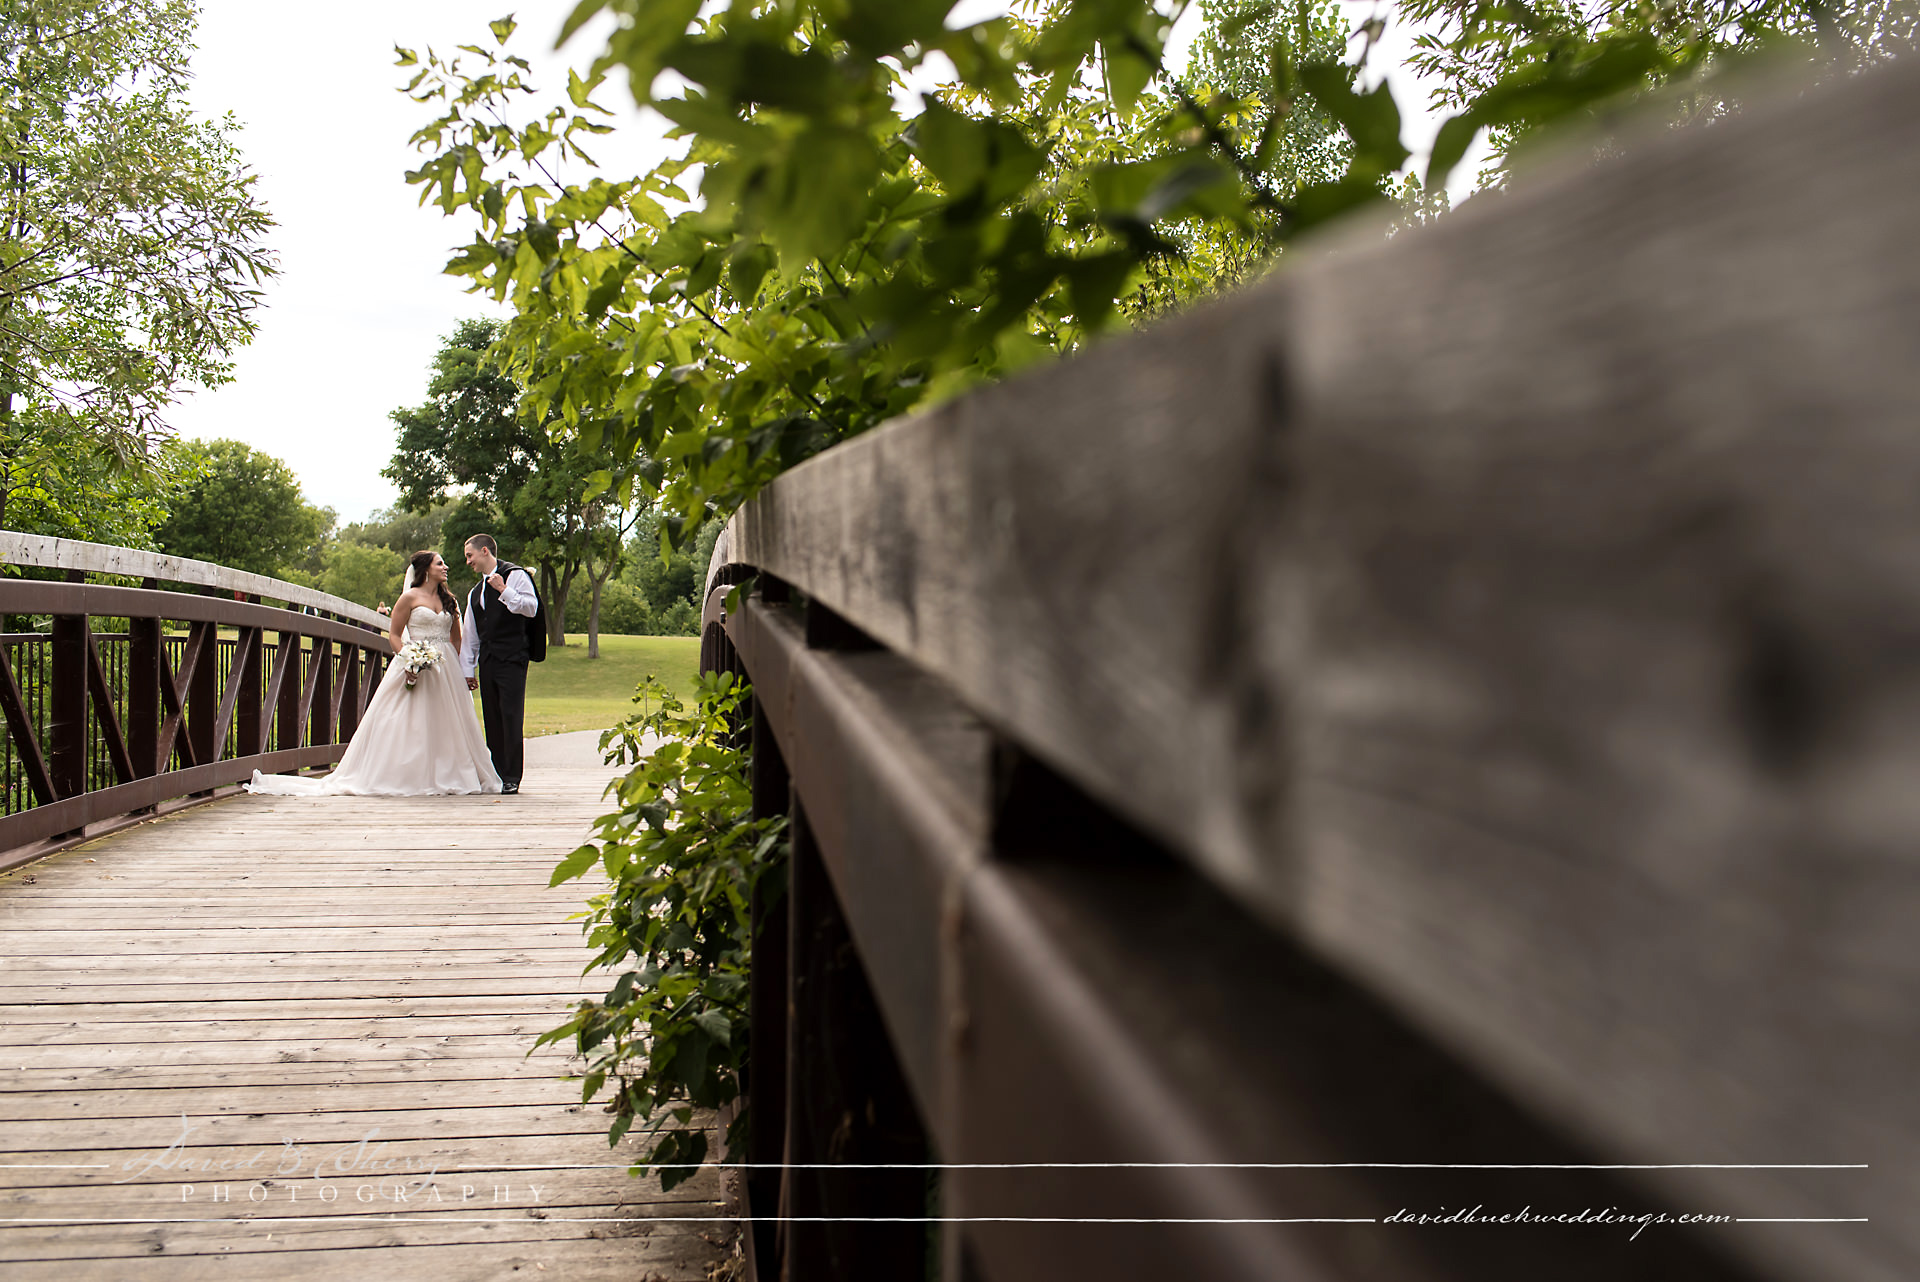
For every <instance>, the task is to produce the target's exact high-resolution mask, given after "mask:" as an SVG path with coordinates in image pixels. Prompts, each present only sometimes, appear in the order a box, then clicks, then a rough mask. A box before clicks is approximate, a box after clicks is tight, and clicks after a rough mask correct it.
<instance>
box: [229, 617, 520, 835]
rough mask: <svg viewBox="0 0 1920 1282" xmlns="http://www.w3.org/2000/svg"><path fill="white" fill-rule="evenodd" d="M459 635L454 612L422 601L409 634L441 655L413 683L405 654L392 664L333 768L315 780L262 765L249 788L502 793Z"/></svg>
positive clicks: (299, 792)
mask: <svg viewBox="0 0 1920 1282" xmlns="http://www.w3.org/2000/svg"><path fill="white" fill-rule="evenodd" d="M452 634H453V615H451V614H448V613H444V612H442V611H439V610H429V609H426V608H424V607H420V606H416V607H415V608H414V611H413V613H412V615H410V616H409V617H408V619H407V639H408V640H410V641H424V642H426V643H427V644H429V645H431V646H433V647H434V649H436V650H438V651H439V652H440V662H439V663H437V664H435V665H434V666H432V667H430V668H423V669H422V670H421V671H420V673H419V675H418V676H417V677H415V678H414V684H413V688H412V689H408V688H407V670H406V668H405V666H403V665H402V664H401V663H400V662H399V661H398V659H397V658H396V659H395V661H394V662H393V663H390V664H388V665H387V674H386V677H385V678H384V679H383V680H382V681H381V682H380V688H379V689H378V690H376V691H375V692H374V695H373V698H372V699H371V700H370V701H369V702H368V703H367V711H366V715H365V716H363V717H361V718H360V727H359V729H357V730H356V731H354V735H353V742H352V743H350V744H348V745H347V754H346V756H344V757H342V758H341V759H340V764H339V765H338V766H336V767H335V768H334V771H333V773H332V774H330V775H328V776H327V777H326V778H324V779H308V778H303V777H301V776H299V775H263V774H261V773H260V772H259V771H258V770H256V771H254V772H253V782H252V783H250V784H248V785H247V791H249V792H260V793H268V794H271V795H274V796H282V797H340V796H351V797H424V796H432V795H437V794H442V793H473V792H499V791H500V776H499V775H498V774H497V773H495V771H494V768H493V757H492V754H490V753H489V752H488V751H487V740H486V736H485V735H484V734H483V733H482V732H481V730H480V719H479V718H478V717H476V716H474V714H473V696H472V695H470V694H469V693H467V683H466V681H465V680H464V679H463V678H462V677H461V676H460V656H459V654H458V653H456V652H455V650H454V648H453V644H452V641H451V639H450V638H451V637H452Z"/></svg>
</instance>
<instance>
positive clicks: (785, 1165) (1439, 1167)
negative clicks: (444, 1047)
mask: <svg viewBox="0 0 1920 1282" xmlns="http://www.w3.org/2000/svg"><path fill="white" fill-rule="evenodd" d="M633 1166H645V1167H646V1169H648V1170H650V1171H697V1170H701V1169H703V1168H705V1167H708V1166H711V1167H713V1168H714V1169H715V1170H718V1171H1032V1170H1063V1171H1089V1170H1092V1171H1104V1170H1161V1169H1165V1170H1203V1171H1351V1170H1383V1171H1385V1170H1392V1171H1864V1170H1868V1169H1869V1167H1868V1165H1867V1163H1865V1162H1654V1163H1646V1162H1643V1163H1632V1162H1614V1163H1598V1162H1594V1163H1572V1162H1568V1163H1552V1162H660V1163H643V1162H600V1163H594V1164H591V1165H584V1166H443V1167H441V1168H439V1171H438V1173H439V1174H442V1175H459V1174H479V1173H483V1172H486V1171H624V1170H627V1169H628V1168H630V1167H633Z"/></svg>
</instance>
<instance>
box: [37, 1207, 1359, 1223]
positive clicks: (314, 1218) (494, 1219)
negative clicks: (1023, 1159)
mask: <svg viewBox="0 0 1920 1282" xmlns="http://www.w3.org/2000/svg"><path fill="white" fill-rule="evenodd" d="M529 1209H533V1208H529ZM528 1219H529V1217H528V1215H527V1214H526V1212H525V1211H522V1212H521V1213H520V1214H519V1215H454V1214H444V1215H442V1214H436V1213H433V1212H423V1213H420V1214H415V1215H371V1214H369V1215H340V1214H332V1215H241V1216H178V1217H174V1218H170V1219H125V1220H121V1219H104V1220H81V1219H74V1218H72V1217H67V1218H55V1217H52V1216H19V1217H9V1218H6V1219H0V1224H311V1223H317V1222H319V1221H322V1220H351V1221H353V1222H354V1223H356V1224H525V1223H526V1222H527V1220H528ZM538 1219H539V1221H540V1222H541V1223H543V1224H737V1223H739V1222H740V1217H739V1216H737V1215H633V1216H568V1215H543V1216H540V1217H538ZM758 1222H759V1223H762V1224H1378V1223H1379V1222H1380V1221H1379V1220H1378V1219H1377V1218H1375V1217H1371V1216H1369V1217H1363V1218H1355V1219H1330V1218H1303V1219H1271V1220H1262V1219H1192V1220H1164V1219H1147V1218H1138V1219H1129V1218H1120V1217H1101V1216H1070V1215H966V1216H958V1215H955V1216H941V1215H783V1216H768V1217H766V1218H764V1219H762V1220H760V1221H758Z"/></svg>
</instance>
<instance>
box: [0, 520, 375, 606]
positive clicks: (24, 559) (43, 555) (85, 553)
mask: <svg viewBox="0 0 1920 1282" xmlns="http://www.w3.org/2000/svg"><path fill="white" fill-rule="evenodd" d="M0 565H26V566H39V567H43V568H47V569H59V570H66V571H68V572H70V573H75V572H77V573H81V574H88V573H91V574H115V575H121V576H124V577H127V578H135V579H149V580H153V581H159V580H165V581H167V582H169V583H188V584H192V585H194V586H196V587H204V588H215V589H218V590H219V591H221V592H236V593H239V594H241V595H242V596H245V597H246V598H247V599H249V600H251V601H256V602H257V601H258V600H259V599H260V598H261V597H263V596H264V597H267V598H269V599H271V600H275V601H285V602H286V603H287V604H288V605H294V606H305V607H308V608H310V609H316V610H326V611H329V612H331V613H334V614H338V615H340V616H342V617H343V618H348V619H352V620H354V621H356V622H358V623H362V624H365V625H367V626H368V627H372V628H378V629H380V630H381V631H385V630H386V626H387V617H386V616H385V615H381V614H376V613H375V612H374V611H372V610H369V609H367V608H366V607H365V606H362V605H356V604H354V603H353V602H352V601H348V600H346V599H344V598H342V597H337V596H331V595H329V594H328V593H325V592H316V591H314V590H313V589H312V588H307V587H301V586H300V585H299V584H297V583H288V582H286V581H284V580H282V579H272V578H268V577H267V576H266V575H264V574H249V573H247V572H246V571H244V570H235V569H232V568H230V567H228V566H224V565H216V564H214V563H213V562H211V561H196V560H193V559H192V558H190V557H184V556H171V555H169V554H167V553H165V552H148V551H142V550H140V549H137V548H123V547H114V546H112V545H110V544H106V543H86V542H83V541H81V540H79V539H56V538H51V537H49V536H47V535H43V534H21V533H19V532H17V531H14V530H0ZM102 613H106V612H105V611H102Z"/></svg>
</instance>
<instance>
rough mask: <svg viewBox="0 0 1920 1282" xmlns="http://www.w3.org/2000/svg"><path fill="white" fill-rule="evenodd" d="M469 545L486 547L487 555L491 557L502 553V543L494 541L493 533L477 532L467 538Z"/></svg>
mask: <svg viewBox="0 0 1920 1282" xmlns="http://www.w3.org/2000/svg"><path fill="white" fill-rule="evenodd" d="M467 546H468V547H475V548H485V549H486V550H487V555H488V556H491V557H498V556H499V555H500V545H499V544H498V543H495V542H494V541H493V536H492V535H491V534H476V535H474V536H473V537H472V538H470V539H468V540H467Z"/></svg>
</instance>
